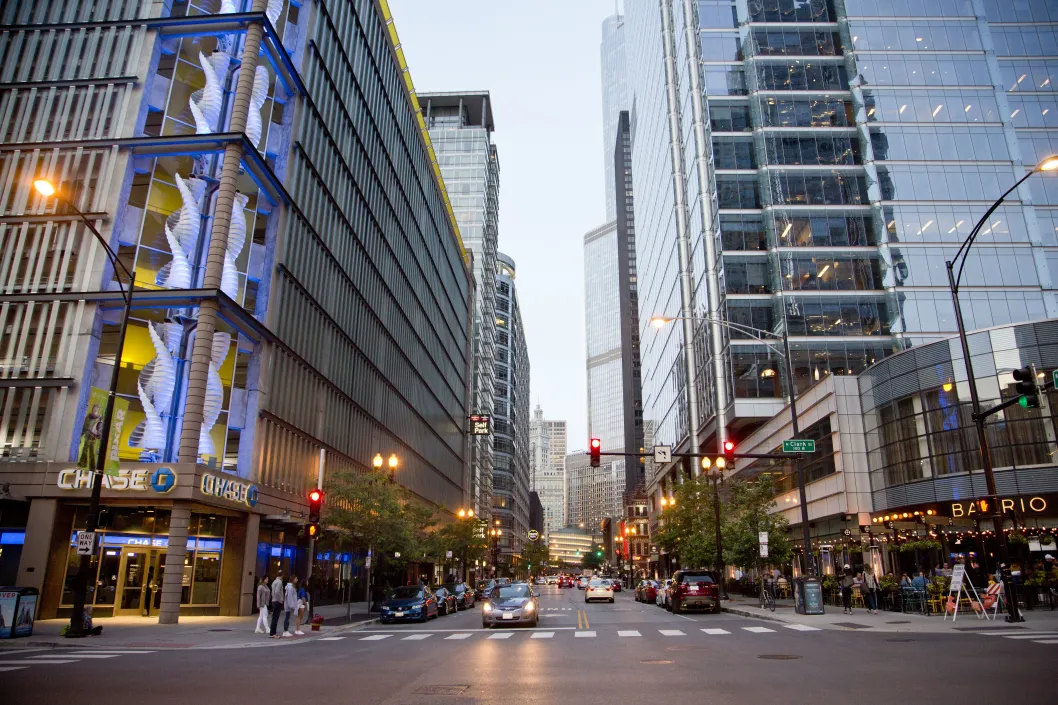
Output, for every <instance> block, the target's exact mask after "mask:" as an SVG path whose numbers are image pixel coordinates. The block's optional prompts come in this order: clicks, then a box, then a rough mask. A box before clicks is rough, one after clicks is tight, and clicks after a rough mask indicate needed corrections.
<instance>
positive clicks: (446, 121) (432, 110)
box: [419, 91, 500, 519]
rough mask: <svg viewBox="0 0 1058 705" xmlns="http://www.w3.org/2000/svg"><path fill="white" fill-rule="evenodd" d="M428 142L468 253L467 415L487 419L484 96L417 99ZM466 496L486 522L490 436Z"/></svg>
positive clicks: (493, 224) (493, 161)
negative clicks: (470, 344) (469, 337)
mask: <svg viewBox="0 0 1058 705" xmlns="http://www.w3.org/2000/svg"><path fill="white" fill-rule="evenodd" d="M419 100H420V102H421V103H422V105H423V108H424V110H425V111H426V122H427V125H428V126H429V128H430V139H431V141H432V142H433V147H434V150H435V152H436V153H437V160H438V163H439V164H440V167H441V174H442V175H443V176H444V181H445V186H446V188H447V189H448V194H449V197H450V198H451V202H452V208H453V210H454V211H455V214H456V220H457V221H458V223H459V229H460V232H461V234H462V237H463V243H464V245H465V246H466V248H467V249H468V250H470V252H472V253H473V262H474V280H475V282H476V287H475V292H474V298H475V300H474V329H473V349H474V354H473V360H472V365H473V369H472V372H471V411H470V413H472V414H484V415H492V413H493V403H494V401H493V400H494V398H495V396H496V389H495V385H496V377H495V368H494V364H493V363H494V360H495V355H496V349H495V345H496V343H495V336H494V334H493V328H494V325H493V321H494V320H495V319H496V318H497V315H496V305H497V304H496V289H495V286H494V285H493V282H494V280H495V272H496V252H497V250H496V248H497V243H498V239H499V190H500V162H499V157H498V155H497V151H496V146H495V145H494V144H492V132H493V130H494V129H495V126H494V124H493V120H492V101H491V98H490V96H489V93H488V92H487V91H481V92H473V93H420V94H419ZM470 444H471V449H470V487H469V492H470V497H471V499H472V501H473V502H474V511H476V512H478V516H480V517H482V518H484V519H487V518H488V516H487V514H488V510H489V508H490V507H491V506H492V470H493V464H494V459H493V444H494V438H493V436H491V435H482V436H472V437H471V439H470Z"/></svg>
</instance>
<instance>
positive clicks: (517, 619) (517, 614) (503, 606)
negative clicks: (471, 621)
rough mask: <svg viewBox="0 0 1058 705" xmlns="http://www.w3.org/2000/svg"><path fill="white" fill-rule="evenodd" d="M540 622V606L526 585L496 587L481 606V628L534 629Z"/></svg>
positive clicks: (531, 589) (529, 587)
mask: <svg viewBox="0 0 1058 705" xmlns="http://www.w3.org/2000/svg"><path fill="white" fill-rule="evenodd" d="M539 621H540V605H539V603H538V602H537V600H536V593H534V592H533V588H532V587H531V586H529V585H527V584H526V583H514V584H512V585H497V586H496V587H494V588H493V589H492V591H491V592H490V593H489V594H488V595H487V596H486V598H485V602H484V603H482V605H481V626H482V627H483V628H485V629H488V628H490V627H492V626H493V625H497V624H499V625H506V624H512V625H513V624H527V625H529V626H530V627H535V626H536V625H537V623H538V622H539Z"/></svg>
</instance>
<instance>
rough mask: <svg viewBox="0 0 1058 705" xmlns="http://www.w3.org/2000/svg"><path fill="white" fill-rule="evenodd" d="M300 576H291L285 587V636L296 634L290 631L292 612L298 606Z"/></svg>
mask: <svg viewBox="0 0 1058 705" xmlns="http://www.w3.org/2000/svg"><path fill="white" fill-rule="evenodd" d="M297 586H298V578H297V576H296V575H295V576H291V578H290V580H289V581H287V585H286V587H285V588H284V589H283V636H294V635H293V634H291V633H290V614H291V612H293V611H294V610H296V609H297V608H298V587H297Z"/></svg>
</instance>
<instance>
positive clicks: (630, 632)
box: [617, 629, 643, 636]
mask: <svg viewBox="0 0 1058 705" xmlns="http://www.w3.org/2000/svg"><path fill="white" fill-rule="evenodd" d="M617 636H643V635H642V634H640V633H639V632H637V631H636V630H635V629H629V630H628V631H618V632H617Z"/></svg>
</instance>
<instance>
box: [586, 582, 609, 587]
mask: <svg viewBox="0 0 1058 705" xmlns="http://www.w3.org/2000/svg"><path fill="white" fill-rule="evenodd" d="M609 584H610V581H609V580H592V581H591V582H589V583H588V586H589V587H602V586H603V585H609Z"/></svg>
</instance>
